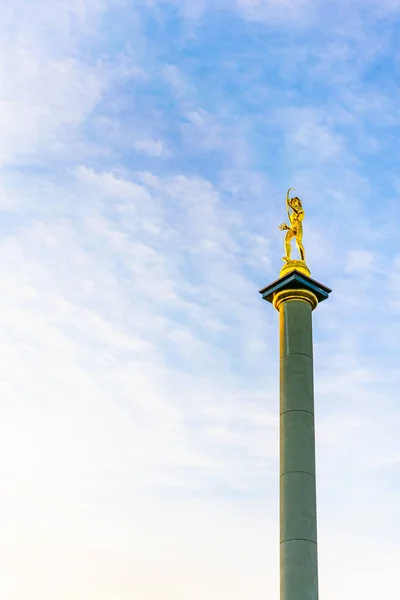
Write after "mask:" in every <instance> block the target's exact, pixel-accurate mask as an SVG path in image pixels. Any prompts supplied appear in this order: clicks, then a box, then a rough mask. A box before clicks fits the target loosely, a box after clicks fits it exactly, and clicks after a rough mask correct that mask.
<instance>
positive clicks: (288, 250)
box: [283, 229, 294, 262]
mask: <svg viewBox="0 0 400 600" xmlns="http://www.w3.org/2000/svg"><path fill="white" fill-rule="evenodd" d="M293 237H294V233H293V231H292V229H289V231H288V232H287V234H286V235H285V253H286V256H284V258H283V260H285V261H286V262H289V261H290V255H291V252H292V245H291V243H290V242H291V240H292V239H293Z"/></svg>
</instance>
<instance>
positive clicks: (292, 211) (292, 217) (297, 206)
mask: <svg viewBox="0 0 400 600" xmlns="http://www.w3.org/2000/svg"><path fill="white" fill-rule="evenodd" d="M291 190H293V191H295V190H294V188H289V189H288V191H287V194H286V210H287V214H288V218H289V223H290V225H287V224H286V223H282V225H279V229H280V230H281V231H287V233H286V236H285V253H286V254H285V256H284V257H283V258H282V260H283V261H284V262H285V265H284V266H283V267H282V269H281V272H280V276H281V277H283V275H286V274H287V273H290V271H294V270H295V269H296V271H300V272H301V273H304V274H305V275H308V276H310V269H309V268H308V267H307V265H306V253H305V250H304V246H303V219H304V208H303V205H302V203H301V200H300V198H298V197H297V196H295V197H294V198H289V192H290V191H291ZM293 238H295V239H296V246H297V249H298V251H299V255H300V260H292V259H291V258H290V255H291V252H292V245H291V242H292V239H293Z"/></svg>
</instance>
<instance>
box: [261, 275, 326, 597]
mask: <svg viewBox="0 0 400 600" xmlns="http://www.w3.org/2000/svg"><path fill="white" fill-rule="evenodd" d="M330 291H331V290H330V289H329V288H326V287H325V286H322V285H321V284H319V283H317V282H316V281H314V280H312V279H311V278H310V277H308V276H306V275H304V274H302V273H299V272H297V271H293V272H292V273H289V274H288V275H286V276H285V277H282V278H281V279H279V280H278V281H276V282H274V283H272V284H271V285H270V286H268V287H267V288H264V289H263V290H261V293H262V294H263V298H264V299H266V300H268V301H270V302H272V304H273V305H274V307H275V308H276V309H277V310H278V311H279V321H280V589H281V594H280V597H281V600H318V557H317V509H316V481H315V434H314V390H313V387H314V386H313V344H312V318H311V317H312V310H313V309H314V308H315V307H316V306H317V305H318V302H321V301H322V300H324V299H325V298H327V297H328V294H329V293H330Z"/></svg>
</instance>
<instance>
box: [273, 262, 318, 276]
mask: <svg viewBox="0 0 400 600" xmlns="http://www.w3.org/2000/svg"><path fill="white" fill-rule="evenodd" d="M292 271H298V272H299V273H303V274H304V275H307V277H310V275H311V272H310V269H309V268H308V267H307V265H306V263H305V262H304V261H302V260H289V261H288V262H286V263H285V264H284V265H283V267H282V269H281V271H280V273H279V277H284V276H285V275H287V274H288V273H291V272H292Z"/></svg>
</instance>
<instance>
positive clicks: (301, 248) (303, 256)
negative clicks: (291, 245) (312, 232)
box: [296, 235, 306, 262]
mask: <svg viewBox="0 0 400 600" xmlns="http://www.w3.org/2000/svg"><path fill="white" fill-rule="evenodd" d="M296 245H297V249H298V251H299V255H300V260H302V261H303V262H306V251H305V250H304V246H303V236H302V235H297V236H296Z"/></svg>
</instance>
